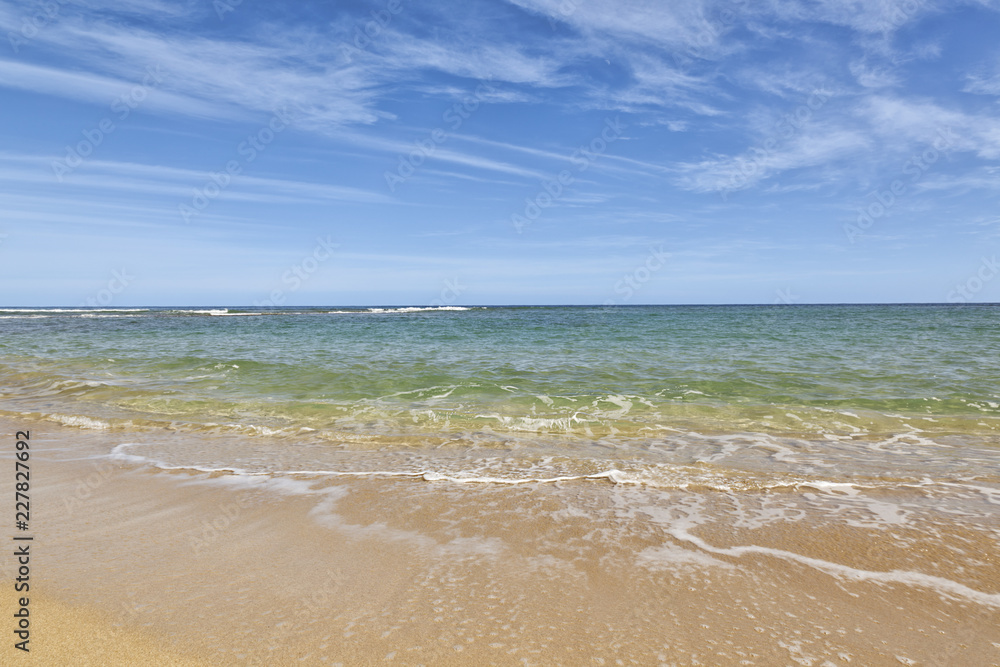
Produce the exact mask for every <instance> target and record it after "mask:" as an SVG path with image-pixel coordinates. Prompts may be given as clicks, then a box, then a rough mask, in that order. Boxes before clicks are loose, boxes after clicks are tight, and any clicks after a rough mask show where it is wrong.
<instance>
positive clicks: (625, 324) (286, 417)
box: [0, 305, 1000, 488]
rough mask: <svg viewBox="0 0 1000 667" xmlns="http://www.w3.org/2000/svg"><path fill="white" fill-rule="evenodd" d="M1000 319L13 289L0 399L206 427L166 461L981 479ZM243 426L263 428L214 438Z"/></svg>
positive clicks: (262, 468) (6, 406) (624, 478)
mask: <svg viewBox="0 0 1000 667" xmlns="http://www.w3.org/2000/svg"><path fill="white" fill-rule="evenodd" d="M998 321H1000V306H993V305H984V306H962V307H957V306H944V305H873V306H867V305H846V306H838V305H831V306H636V307H492V306H491V307H449V308H412V307H411V308H407V307H372V308H329V307H328V308H267V309H245V308H122V309H72V308H65V309H56V308H53V309H41V308H38V309H33V308H6V309H3V310H2V311H0V334H2V337H0V373H2V377H3V395H2V402H0V407H2V412H0V414H3V415H6V416H10V417H30V418H38V419H45V420H51V421H56V422H60V423H63V424H68V425H74V426H79V427H82V428H88V429H106V430H109V431H124V430H127V431H142V432H148V433H149V434H150V436H151V437H150V439H149V440H150V441H151V442H153V441H157V436H159V439H160V440H162V438H163V435H164V434H166V433H169V434H171V435H172V436H173V435H177V434H187V435H189V436H196V437H194V438H193V440H192V439H189V441H192V442H197V443H198V445H197V452H195V451H189V450H190V448H185V447H181V446H179V445H177V444H176V443H177V442H179V441H180V440H179V439H178V438H176V437H173V438H171V440H172V443H171V444H170V445H169V448H170V449H172V454H173V455H175V456H177V457H178V460H176V461H170V460H169V457H167V460H166V463H168V464H171V465H174V464H176V465H197V466H202V467H206V466H207V467H211V466H223V467H226V468H234V469H240V470H243V469H246V470H252V471H254V472H268V471H270V470H272V469H273V466H270V464H269V461H270V462H276V461H280V462H281V463H282V464H283V465H290V466H294V465H306V464H308V467H309V469H316V466H321V469H322V470H328V471H330V472H338V471H340V467H339V466H338V464H343V466H346V468H345V471H350V472H359V471H364V470H365V465H366V461H367V462H368V463H384V462H385V461H386V460H387V459H386V457H385V455H387V454H392V456H390V457H389V460H392V461H394V462H396V464H397V465H400V466H402V467H401V468H400V469H398V470H381V472H393V473H396V472H398V473H406V474H413V473H418V472H419V473H423V474H426V475H427V476H428V478H436V477H448V478H452V479H456V480H461V481H466V480H469V481H471V480H481V481H484V482H488V481H495V482H518V481H522V480H535V479H545V478H557V477H567V476H592V475H600V474H605V475H606V476H610V477H611V478H613V479H614V480H615V481H616V482H620V483H635V484H648V485H654V486H656V485H662V486H667V487H673V486H678V485H681V486H684V485H689V484H695V485H708V486H716V487H719V488H723V487H731V486H736V487H741V488H742V487H750V488H761V487H767V486H774V485H782V486H784V485H795V484H804V483H810V484H817V483H818V484H829V483H854V482H864V483H866V484H876V485H882V484H888V485H890V486H892V485H896V484H910V483H924V481H925V480H927V479H931V480H939V479H940V480H948V481H949V482H954V483H959V484H961V483H966V482H964V481H963V480H970V481H968V483H969V484H972V483H973V482H972V481H971V480H976V481H975V485H982V484H990V485H993V484H997V483H998V482H1000V457H998V456H997V454H998V452H1000V449H998V447H1000V364H998V362H997V360H998V353H1000V328H998V327H997V323H998ZM234 435H235V436H239V437H240V438H242V440H241V441H242V442H251V441H252V442H255V443H256V444H255V445H254V446H253V447H249V446H248V447H247V452H240V451H239V449H240V448H239V447H238V446H237V447H233V446H229V447H227V448H225V452H224V454H223V452H222V450H221V449H220V450H219V451H218V452H216V451H213V448H212V446H211V442H212V438H213V436H234ZM221 442H222V441H221V440H220V443H221ZM118 444H121V443H118ZM251 451H252V454H251ZM129 454H131V455H139V452H138V451H134V450H133V451H130V452H129ZM269 454H270V455H272V456H269ZM365 454H368V455H369V456H367V457H366V456H365ZM376 454H381V455H382V456H381V457H379V456H376ZM401 454H406V456H400V455H401ZM227 457H228V458H227ZM297 458H301V461H297ZM372 471H375V469H374V468H373V469H372Z"/></svg>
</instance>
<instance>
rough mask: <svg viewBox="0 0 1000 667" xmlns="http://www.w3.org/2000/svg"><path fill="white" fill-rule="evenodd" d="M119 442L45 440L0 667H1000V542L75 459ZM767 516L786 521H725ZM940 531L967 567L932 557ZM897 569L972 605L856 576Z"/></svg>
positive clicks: (963, 534) (91, 437) (55, 430)
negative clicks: (19, 621) (25, 588)
mask: <svg viewBox="0 0 1000 667" xmlns="http://www.w3.org/2000/svg"><path fill="white" fill-rule="evenodd" d="M10 432H11V433H13V428H11V429H10ZM8 439H9V438H8ZM121 441H123V439H122V438H121V437H120V435H115V436H112V435H110V434H92V433H90V434H88V433H85V432H83V431H80V430H76V429H69V428H63V427H55V426H52V425H44V426H39V425H38V424H34V425H33V429H32V442H33V447H34V449H33V450H32V456H33V458H32V533H33V534H34V536H35V540H34V542H33V543H32V571H31V577H32V593H31V597H32V601H31V612H32V626H31V627H32V635H31V649H32V652H31V655H30V657H28V658H27V659H25V658H26V656H24V655H22V654H21V652H19V651H15V650H14V649H13V641H12V640H11V637H13V635H12V634H11V630H12V629H13V623H12V621H13V619H12V616H11V612H9V611H8V610H12V609H13V608H14V607H13V599H12V596H13V593H12V585H11V581H10V580H11V576H12V572H13V570H12V569H11V568H12V565H13V563H12V560H11V559H10V558H9V557H7V558H6V559H5V560H3V561H0V566H2V567H3V568H4V569H3V571H0V577H2V578H3V582H2V583H0V586H2V590H3V594H2V597H0V600H2V601H3V609H4V612H3V615H2V618H6V619H8V620H7V621H6V623H7V625H8V627H7V628H4V627H3V623H4V622H0V632H2V634H0V636H4V637H8V639H7V640H5V644H4V645H3V646H0V663H2V664H4V665H7V664H22V663H23V664H39V665H63V664H65V665H88V664H95V665H98V664H99V665H144V664H156V665H172V664H177V665H187V664H191V665H195V664H211V665H247V664H249V665H286V664H287V665H291V664H297V665H303V664H304V665H333V664H338V663H339V664H343V665H367V664H400V665H403V664H405V665H419V664H423V665H489V664H497V665H559V664H562V665H594V664H604V665H615V664H625V665H629V664H636V665H650V664H666V665H671V664H677V665H687V664H702V665H737V664H748V665H775V664H782V665H783V664H796V663H797V664H803V665H805V664H813V665H846V664H851V665H858V664H863V665H899V664H921V665H934V664H941V665H959V664H961V665H990V664H1000V630H998V628H1000V613H998V612H1000V609H998V607H997V606H994V605H993V604H992V602H991V601H992V600H993V599H994V598H993V597H989V596H997V594H998V593H1000V577H998V572H1000V564H998V563H997V558H996V553H997V551H996V548H995V546H996V542H995V540H990V539H984V537H983V534H982V533H981V532H975V531H972V530H971V529H969V528H967V527H963V525H962V523H961V522H960V521H957V520H956V521H955V522H954V524H953V525H952V524H949V525H948V526H943V527H942V526H930V525H925V526H920V525H914V526H902V525H901V526H900V527H899V528H898V530H894V531H888V532H887V531H880V530H874V529H869V528H865V527H864V525H863V524H860V525H849V522H845V521H841V520H839V519H838V520H836V521H832V520H828V519H824V520H819V519H817V520H816V521H804V520H802V519H801V516H800V515H799V514H798V513H797V512H796V504H797V503H804V502H805V500H803V499H802V498H800V497H799V496H797V495H796V494H791V493H788V494H785V496H787V497H782V498H774V497H771V496H766V495H762V494H756V495H754V494H745V496H743V497H735V496H733V495H732V494H722V493H715V492H712V493H709V492H681V491H673V492H669V493H667V492H664V493H651V492H647V491H643V490H641V489H635V488H622V487H619V486H615V485H612V484H610V483H592V482H580V483H569V484H562V485H530V486H523V487H514V488H510V487H499V486H489V485H482V486H468V485H455V484H447V483H444V484H440V483H428V482H424V481H422V480H417V479H385V478H335V479H332V480H331V479H329V478H322V477H313V478H309V477H298V478H291V477H285V478H277V479H270V478H266V477H243V478H240V477H238V476H234V475H225V474H221V475H220V474H212V475H209V474H205V473H198V472H195V471H175V472H163V471H157V470H154V469H150V468H141V467H136V466H132V465H123V464H120V463H119V464H109V463H107V462H100V461H98V460H86V459H84V460H69V459H72V458H79V457H74V456H73V452H74V451H77V450H79V451H89V450H88V447H91V446H95V447H96V445H101V446H102V447H103V451H108V450H110V447H111V446H112V445H113V444H114V443H115V442H121ZM102 443H103V444H102ZM99 449H101V447H96V448H95V451H97V450H99ZM5 453H6V452H5ZM11 478H12V475H6V474H5V475H2V476H0V497H6V498H10V497H12V496H13V493H12V492H11V490H12V489H11V483H12V479H11ZM775 503H778V504H779V505H780V508H779V510H780V511H781V512H787V514H788V516H789V517H791V518H796V520H795V521H792V520H788V521H778V522H771V523H767V522H760V524H761V525H756V524H753V522H750V523H749V524H748V523H747V522H746V521H744V522H743V524H741V527H737V526H735V523H734V521H733V520H732V519H731V518H730V517H731V515H734V513H735V511H736V508H737V507H738V508H740V511H741V512H744V513H745V514H746V513H748V512H749V514H748V515H753V516H763V515H764V514H765V513H766V512H772V513H773V512H775V511H779V510H775V509H774V507H775V505H774V504H775ZM9 511H13V508H12V507H11V508H10V510H9ZM698 516H700V517H706V516H707V517H713V521H709V522H703V523H697V522H696V521H695V519H694V518H692V517H698ZM835 516H839V515H835ZM685 522H687V523H685ZM692 522H694V523H692ZM689 524H690V525H689ZM932 529H933V530H934V531H937V532H938V533H941V531H942V530H944V531H946V532H947V535H945V537H946V538H947V540H950V541H953V542H954V544H956V545H961V546H960V548H957V549H949V548H946V547H944V546H942V544H945V543H944V542H941V543H937V542H935V543H931V542H929V541H927V540H924V542H925V544H923V545H921V542H920V535H921V534H923V535H925V536H926V535H928V534H930V533H929V532H928V531H930V530H932ZM921 531H923V533H921ZM941 534H943V533H941ZM5 539H8V540H9V537H8V538H5ZM692 540H696V541H697V540H701V546H699V545H698V543H697V542H696V541H692ZM745 545H756V546H758V547H761V548H766V549H772V550H774V552H773V553H770V552H765V551H753V552H740V551H738V550H735V551H734V550H732V549H731V548H732V547H738V546H745ZM782 550H789V551H792V552H794V553H795V554H798V555H799V556H800V557H801V558H800V560H794V559H791V560H790V559H789V558H787V557H784V556H782V555H781V554H782V553H784V552H783V551H782ZM5 551H8V550H7V549H5ZM775 554H777V555H775ZM808 559H812V560H808ZM824 563H829V564H832V566H837V567H842V568H848V569H844V570H836V569H835V568H834V569H829V568H828V567H827V566H825V565H823V564H824ZM817 564H818V565H817ZM832 566H831V567H832ZM824 568H826V569H824ZM893 570H900V571H904V570H905V571H911V572H923V573H928V574H933V575H936V576H938V577H939V578H940V579H941V580H942V581H945V580H947V581H952V582H957V584H958V585H959V588H955V589H954V590H953V591H951V592H948V591H944V592H942V590H939V589H938V588H935V585H936V584H934V581H936V580H930V579H928V580H927V581H928V582H930V583H927V584H926V585H925V584H924V583H922V580H921V581H917V582H916V583H913V582H907V581H905V580H902V579H900V578H899V577H897V580H892V578H891V576H890V578H889V579H887V580H886V579H882V580H880V579H878V578H877V577H876V578H874V579H872V578H869V579H865V578H864V577H860V578H859V577H858V576H855V575H853V574H852V573H853V572H862V573H864V572H871V573H876V574H877V575H878V576H882V575H885V573H891V572H892V571H893ZM963 587H964V588H963ZM956 591H957V592H956ZM976 594H979V595H985V596H986V597H985V598H982V599H980V600H978V601H977V599H974V598H975V595H976ZM970 596H972V597H970ZM997 599H1000V598H997ZM984 600H985V602H984ZM70 656H71V657H70Z"/></svg>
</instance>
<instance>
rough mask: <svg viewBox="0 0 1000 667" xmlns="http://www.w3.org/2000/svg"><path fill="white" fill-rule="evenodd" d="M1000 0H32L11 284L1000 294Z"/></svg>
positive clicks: (4, 144) (16, 148) (0, 8)
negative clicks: (670, 0) (270, 0)
mask: <svg viewBox="0 0 1000 667" xmlns="http://www.w3.org/2000/svg"><path fill="white" fill-rule="evenodd" d="M997 35H1000V2H997V1H995V0H993V1H990V0H966V1H932V0H867V1H866V0H809V1H806V0H762V1H752V0H719V1H715V0H685V1H684V2H679V1H676V2H668V1H666V0H657V1H654V0H467V1H466V2H462V3H455V2H442V1H440V0H437V1H435V0H426V1H423V2H416V1H415V0H373V1H371V2H360V1H354V0H338V1H337V2H326V3H324V2H313V1H302V2H280V1H279V2H262V1H260V0H192V1H187V0H178V1H176V2H167V1H166V0H115V1H114V2H112V1H111V0H87V2H86V3H78V2H74V1H72V0H47V1H45V2H30V1H29V2H25V1H23V0H22V1H19V2H0V36H2V37H3V38H2V39H0V96H2V97H0V120H2V122H0V304H2V305H5V306H72V307H75V306H81V305H89V306H103V307H129V306H143V305H233V306H240V305H244V306H249V305H258V306H260V305H278V306H300V305H451V306H459V305H473V304H482V305H485V304H615V305H633V304H635V305H638V304H694V303H705V304H712V303H762V304H771V303H879V302H945V303H947V302H952V303H986V302H997V301H1000V279H998V280H993V278H994V277H995V276H996V275H997V274H1000V266H998V265H997V256H998V255H1000V247H998V246H1000V208H998V196H997V194H998V190H1000V162H998V160H1000V40H998V39H997Z"/></svg>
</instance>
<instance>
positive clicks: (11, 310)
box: [0, 308, 149, 313]
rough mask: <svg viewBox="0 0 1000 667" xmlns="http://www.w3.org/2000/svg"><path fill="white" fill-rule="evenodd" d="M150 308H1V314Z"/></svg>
mask: <svg viewBox="0 0 1000 667" xmlns="http://www.w3.org/2000/svg"><path fill="white" fill-rule="evenodd" d="M147 311H149V308H0V313H144V312H147Z"/></svg>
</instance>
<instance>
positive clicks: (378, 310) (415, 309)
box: [368, 306, 472, 313]
mask: <svg viewBox="0 0 1000 667" xmlns="http://www.w3.org/2000/svg"><path fill="white" fill-rule="evenodd" d="M422 310H472V308H469V307H467V306H405V307H402V308H369V309H368V312H369V313H415V312H418V311H422Z"/></svg>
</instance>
